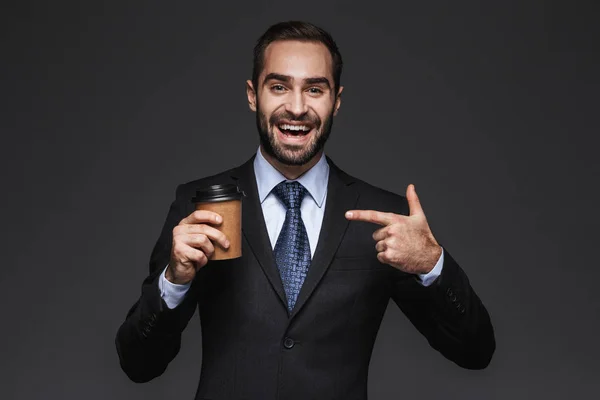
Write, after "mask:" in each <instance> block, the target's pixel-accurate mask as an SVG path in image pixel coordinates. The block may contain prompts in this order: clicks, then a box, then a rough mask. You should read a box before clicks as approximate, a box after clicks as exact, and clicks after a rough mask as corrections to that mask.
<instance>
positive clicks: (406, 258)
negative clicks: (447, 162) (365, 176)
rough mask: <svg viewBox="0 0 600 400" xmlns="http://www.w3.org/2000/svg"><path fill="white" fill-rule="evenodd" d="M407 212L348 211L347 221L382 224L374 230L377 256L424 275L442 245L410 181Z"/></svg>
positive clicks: (439, 252) (405, 270)
mask: <svg viewBox="0 0 600 400" xmlns="http://www.w3.org/2000/svg"><path fill="white" fill-rule="evenodd" d="M406 199H407V200H408V209H409V215H408V216H406V215H399V214H394V213H387V212H381V211H374V210H350V211H348V212H346V218H347V219H349V220H350V221H365V222H372V223H374V224H379V225H383V228H380V229H378V230H376V231H375V232H374V233H373V239H374V240H375V241H377V244H376V245H375V249H376V250H377V251H378V253H377V259H378V260H379V261H380V262H382V263H384V264H389V265H391V266H392V267H394V268H397V269H399V270H401V271H404V272H407V273H410V274H427V273H428V272H430V271H431V270H432V269H433V267H434V266H435V264H436V262H437V260H438V259H439V258H440V256H441V254H442V248H441V247H440V245H439V244H438V242H437V241H436V240H435V238H434V237H433V233H431V229H429V224H428V223H427V218H425V213H424V212H423V208H421V202H420V201H419V197H418V196H417V192H416V191H415V186H414V185H412V184H410V185H408V187H407V188H406Z"/></svg>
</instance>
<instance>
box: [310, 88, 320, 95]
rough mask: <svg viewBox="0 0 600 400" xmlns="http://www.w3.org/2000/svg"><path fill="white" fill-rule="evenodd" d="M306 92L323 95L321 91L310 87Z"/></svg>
mask: <svg viewBox="0 0 600 400" xmlns="http://www.w3.org/2000/svg"><path fill="white" fill-rule="evenodd" d="M308 91H309V92H310V94H321V93H323V91H322V90H321V89H319V88H318V87H311V88H310V89H308Z"/></svg>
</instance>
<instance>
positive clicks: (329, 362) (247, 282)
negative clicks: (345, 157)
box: [116, 21, 495, 400]
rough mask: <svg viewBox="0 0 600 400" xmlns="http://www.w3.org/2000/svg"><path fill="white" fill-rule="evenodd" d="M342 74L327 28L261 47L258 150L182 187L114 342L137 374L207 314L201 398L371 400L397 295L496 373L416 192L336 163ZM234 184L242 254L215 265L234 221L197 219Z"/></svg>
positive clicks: (447, 344)
mask: <svg viewBox="0 0 600 400" xmlns="http://www.w3.org/2000/svg"><path fill="white" fill-rule="evenodd" d="M341 71H342V58H341V55H340V53H339V51H338V49H337V46H336V44H335V42H334V41H333V39H332V38H331V36H330V35H329V34H328V33H327V32H325V31H323V30H322V29H320V28H318V27H316V26H314V25H311V24H308V23H303V22H294V21H292V22H286V23H280V24H276V25H274V26H272V27H270V28H269V29H268V30H267V32H265V34H263V36H262V37H261V38H260V39H259V41H258V43H257V45H256V47H255V53H254V70H253V75H252V80H249V81H247V84H246V92H247V96H248V103H249V106H250V108H251V109H252V110H253V111H255V112H256V120H257V127H258V131H259V135H260V147H259V149H258V151H257V152H256V154H255V155H254V156H253V157H252V158H251V159H250V160H249V161H247V162H246V163H244V164H243V165H241V166H239V167H237V168H234V169H232V170H229V171H226V172H223V173H220V174H218V175H215V176H211V177H207V178H203V179H199V180H196V181H193V182H189V183H186V184H183V185H179V186H178V188H177V191H176V198H175V201H174V202H173V203H172V205H171V208H170V210H169V213H168V215H167V219H166V222H165V224H164V227H163V230H162V232H161V235H160V237H159V239H158V241H157V243H156V245H155V247H154V250H153V251H152V255H151V259H150V275H149V276H148V277H147V278H146V280H145V281H144V283H143V285H142V294H141V297H140V299H139V300H138V301H137V302H136V304H135V305H134V306H133V307H132V308H131V310H130V311H129V313H128V315H127V318H126V320H125V322H124V323H123V325H122V326H121V327H120V329H119V331H118V333H117V338H116V345H117V350H118V354H119V358H120V362H121V366H122V368H123V370H124V371H125V372H126V374H127V375H128V376H129V377H130V378H131V379H132V380H134V381H136V382H145V381H149V380H151V379H153V378H154V377H156V376H159V375H160V374H162V373H163V372H164V370H165V369H166V367H167V365H168V363H169V362H170V361H171V360H172V359H173V358H174V357H175V356H176V355H177V353H178V351H179V349H180V343H181V333H182V331H183V330H184V328H185V327H186V325H187V323H188V321H189V320H190V318H191V316H192V315H193V313H194V312H195V309H196V306H197V307H198V308H199V314H200V319H201V326H202V349H203V350H202V371H201V376H200V383H199V385H198V391H197V393H196V399H213V400H216V399H260V400H267V399H286V400H287V399H303V400H305V399H344V400H350V399H366V398H367V372H368V367H369V361H370V357H371V352H372V349H373V344H374V341H375V338H376V335H377V331H378V329H379V326H380V323H381V320H382V317H383V314H384V311H385V309H386V307H387V304H388V301H389V299H390V298H391V299H393V300H394V302H395V303H396V304H397V305H398V306H399V307H400V308H401V310H402V311H403V312H404V314H405V315H406V316H407V317H408V318H409V319H410V321H411V322H412V323H413V324H414V326H415V327H416V328H417V329H418V330H419V331H420V332H421V333H422V334H423V335H424V336H425V337H426V338H427V340H428V341H429V343H430V344H431V346H432V347H433V348H435V349H436V350H438V351H439V352H440V353H441V354H443V355H444V356H445V357H447V358H448V359H450V360H452V361H454V362H455V363H456V364H458V365H460V366H461V367H464V368H471V369H481V368H485V367H486V366H487V365H488V363H489V362H490V359H491V357H492V354H493V352H494V350H495V339H494V333H493V328H492V325H491V322H490V318H489V315H488V313H487V311H486V309H485V307H484V306H483V304H482V302H481V301H480V299H479V298H478V296H477V295H476V294H475V292H474V291H473V289H472V288H471V286H470V284H469V281H468V279H467V276H466V275H465V273H464V272H463V271H462V269H461V268H460V267H459V265H458V264H457V263H456V261H455V260H454V259H453V258H452V256H451V255H450V254H449V253H448V251H447V250H446V249H443V248H442V247H441V246H440V245H439V244H438V243H437V241H436V239H435V237H434V236H433V234H432V232H431V230H430V228H429V225H428V223H427V219H426V217H425V214H424V212H423V209H422V208H421V205H420V203H419V199H418V197H417V194H416V192H415V188H414V186H413V185H409V187H408V189H407V191H406V197H403V196H399V195H396V194H393V193H390V192H387V191H384V190H382V189H378V188H376V187H373V186H371V185H368V184H367V183H365V182H362V181H360V180H359V179H356V178H353V177H351V176H349V175H347V174H346V173H344V172H343V171H342V170H340V169H339V168H338V167H337V166H336V165H335V164H334V163H333V162H332V161H331V160H330V159H329V158H327V157H325V156H324V153H323V148H324V145H325V142H326V141H327V137H328V136H329V134H330V132H331V127H332V123H333V117H334V116H335V115H336V114H337V112H338V110H339V107H340V104H341V94H342V91H343V87H342V86H340V76H341ZM223 183H235V184H236V185H238V187H240V188H241V189H242V190H244V191H245V193H246V194H247V197H246V198H244V199H243V212H242V218H243V219H242V230H243V238H244V240H243V255H242V257H241V258H237V259H232V260H222V261H211V260H210V257H211V254H212V253H213V252H214V249H215V247H217V246H219V247H222V248H223V249H227V247H228V246H229V243H228V238H227V237H225V235H224V234H223V233H221V232H220V231H219V230H218V228H219V224H220V223H221V222H222V219H221V216H219V215H218V214H216V213H212V212H209V211H194V205H193V204H192V203H191V198H192V197H193V196H194V194H195V191H196V189H198V188H203V187H207V186H210V185H213V184H223ZM294 257H295V258H294Z"/></svg>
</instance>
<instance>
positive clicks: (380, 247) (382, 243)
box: [375, 240, 387, 252]
mask: <svg viewBox="0 0 600 400" xmlns="http://www.w3.org/2000/svg"><path fill="white" fill-rule="evenodd" d="M375 250H377V251H378V252H383V251H386V250H387V244H386V242H385V240H380V241H379V242H377V244H375Z"/></svg>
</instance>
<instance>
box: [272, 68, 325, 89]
mask: <svg viewBox="0 0 600 400" xmlns="http://www.w3.org/2000/svg"><path fill="white" fill-rule="evenodd" d="M270 80H274V81H282V82H288V83H289V82H291V81H293V80H294V78H292V77H291V76H289V75H282V74H278V73H276V72H271V73H270V74H267V76H266V77H265V82H264V83H267V82H268V81H270ZM303 81H304V83H306V84H309V85H315V84H324V85H325V86H327V88H331V86H330V85H329V79H327V78H325V77H324V76H315V77H312V78H306V79H304V80H303Z"/></svg>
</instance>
